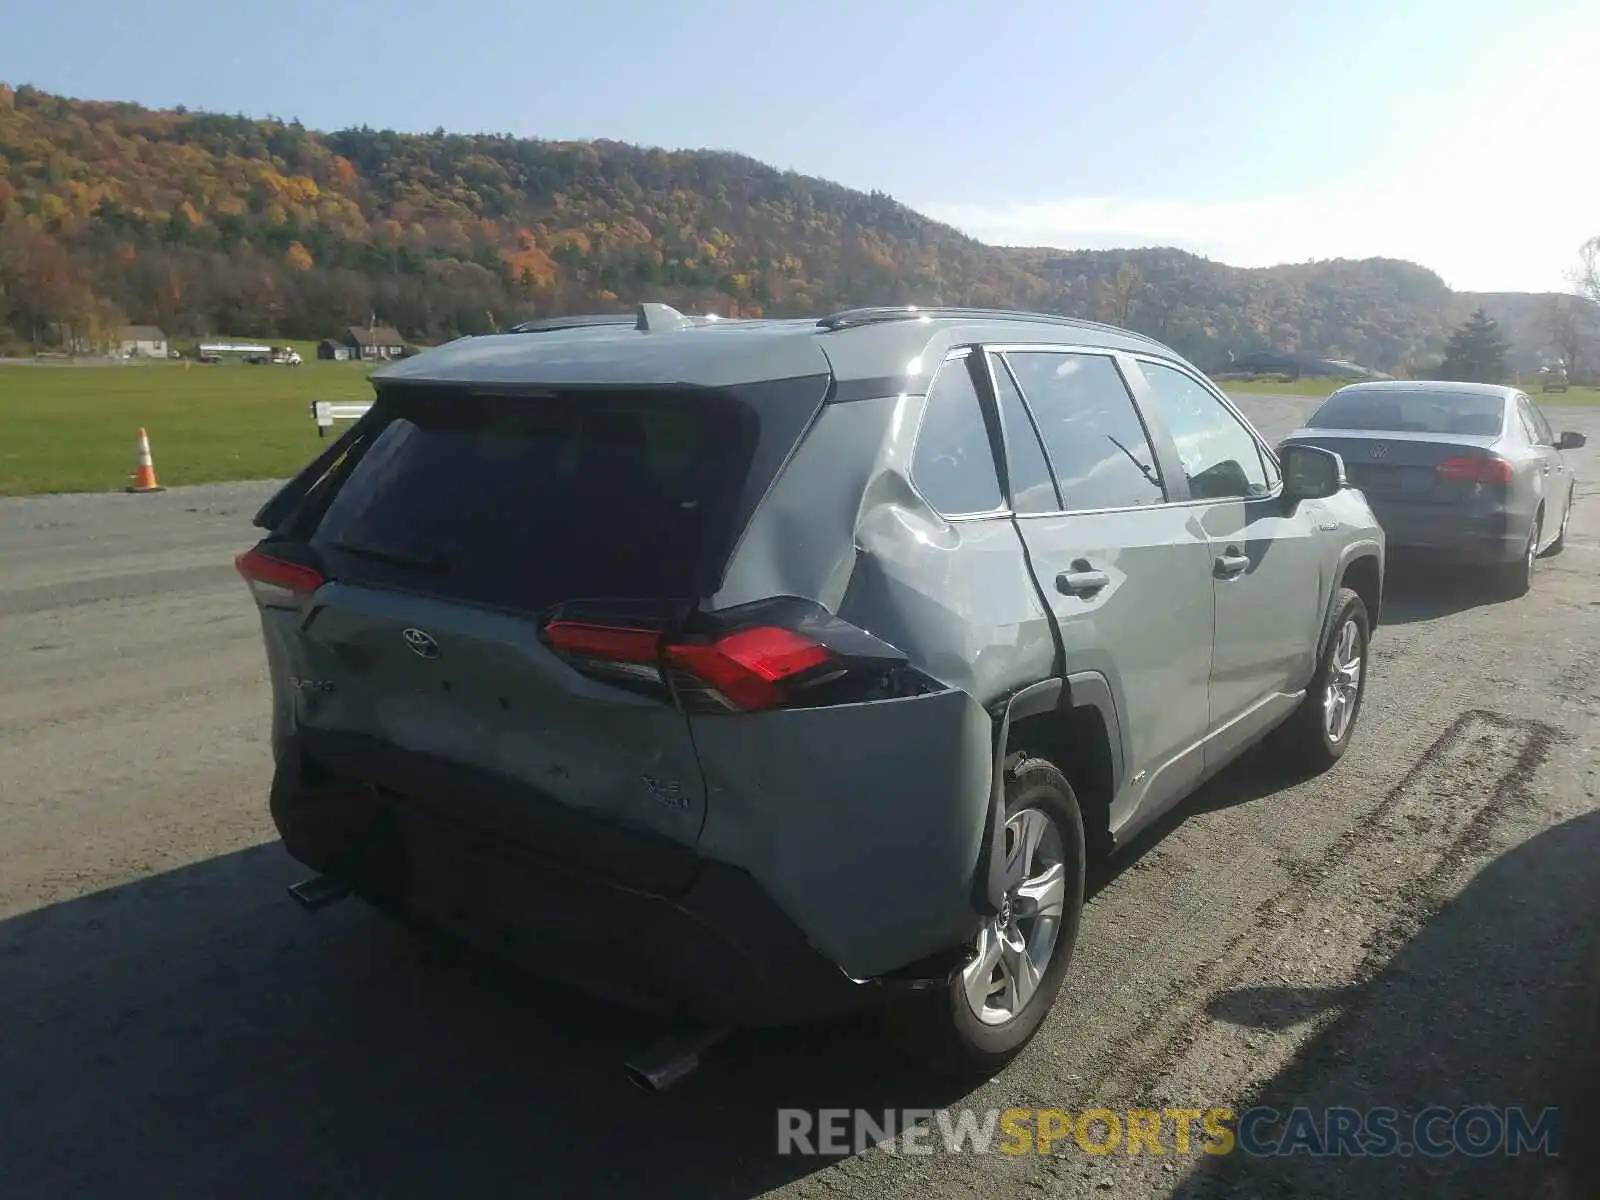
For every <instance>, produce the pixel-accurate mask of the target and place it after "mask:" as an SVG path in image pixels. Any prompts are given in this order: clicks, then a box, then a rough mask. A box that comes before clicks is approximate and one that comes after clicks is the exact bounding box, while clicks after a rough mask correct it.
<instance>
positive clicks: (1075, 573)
mask: <svg viewBox="0 0 1600 1200" xmlns="http://www.w3.org/2000/svg"><path fill="white" fill-rule="evenodd" d="M1110 582H1111V576H1109V575H1107V574H1106V573H1105V572H1104V571H1097V570H1095V569H1094V568H1093V567H1091V566H1090V565H1089V564H1088V563H1083V564H1082V566H1081V568H1080V567H1079V564H1078V563H1074V564H1073V569H1072V570H1070V571H1063V572H1061V574H1059V575H1057V576H1056V591H1058V592H1060V593H1061V594H1062V595H1063V596H1080V597H1082V598H1084V599H1088V598H1089V597H1090V596H1093V595H1094V594H1095V593H1096V592H1098V591H1100V590H1101V589H1102V588H1104V587H1106V586H1107V585H1108V584H1110Z"/></svg>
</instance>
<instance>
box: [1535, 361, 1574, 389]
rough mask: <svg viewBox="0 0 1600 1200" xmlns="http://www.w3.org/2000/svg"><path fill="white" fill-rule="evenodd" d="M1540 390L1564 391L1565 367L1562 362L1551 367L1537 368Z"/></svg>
mask: <svg viewBox="0 0 1600 1200" xmlns="http://www.w3.org/2000/svg"><path fill="white" fill-rule="evenodd" d="M1539 377H1540V379H1539V386H1540V390H1542V391H1546V392H1564V391H1566V390H1567V368H1566V364H1564V363H1557V364H1556V365H1555V366H1553V367H1540V368H1539Z"/></svg>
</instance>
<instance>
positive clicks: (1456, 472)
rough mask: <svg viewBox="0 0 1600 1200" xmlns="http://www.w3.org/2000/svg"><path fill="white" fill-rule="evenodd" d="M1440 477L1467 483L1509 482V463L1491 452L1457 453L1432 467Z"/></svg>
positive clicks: (1502, 483) (1503, 483)
mask: <svg viewBox="0 0 1600 1200" xmlns="http://www.w3.org/2000/svg"><path fill="white" fill-rule="evenodd" d="M1433 470H1434V473H1435V474H1436V475H1438V476H1439V478H1440V479H1462V480H1465V481H1467V482H1468V483H1493V484H1500V485H1502V486H1504V485H1505V484H1508V483H1510V482H1511V464H1510V463H1509V462H1507V461H1506V460H1505V459H1503V458H1498V457H1496V456H1495V455H1493V454H1458V455H1457V456H1456V457H1454V458H1447V459H1445V460H1444V461H1443V462H1441V463H1440V464H1439V465H1438V466H1436V467H1434V468H1433Z"/></svg>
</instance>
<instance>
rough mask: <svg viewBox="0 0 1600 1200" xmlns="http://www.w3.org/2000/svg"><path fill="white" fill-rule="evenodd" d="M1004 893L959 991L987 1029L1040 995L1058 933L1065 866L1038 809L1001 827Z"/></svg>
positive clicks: (1055, 835)
mask: <svg viewBox="0 0 1600 1200" xmlns="http://www.w3.org/2000/svg"><path fill="white" fill-rule="evenodd" d="M1005 837H1006V879H1007V881H1008V884H1007V888H1006V896H1005V901H1004V902H1003V903H1002V905H1001V907H1000V911H999V912H998V913H996V914H995V915H994V916H992V917H990V918H989V919H988V920H987V921H985V922H984V924H983V928H982V929H980V930H979V931H978V938H977V941H976V943H975V946H974V949H975V953H974V955H973V958H972V961H971V962H970V963H968V964H967V966H966V967H965V969H964V970H963V971H962V973H961V990H962V992H963V993H964V994H965V995H966V998H967V1003H968V1005H969V1006H970V1007H971V1009H972V1012H973V1015H974V1016H976V1017H977V1018H978V1020H980V1021H981V1022H983V1023H984V1024H985V1025H1004V1024H1005V1023H1006V1022H1007V1021H1010V1020H1013V1019H1014V1018H1015V1017H1016V1016H1017V1015H1018V1014H1019V1013H1021V1012H1022V1010H1023V1009H1024V1008H1026V1007H1027V1005H1028V1001H1029V1000H1031V999H1032V998H1033V995H1034V993H1035V992H1036V991H1038V989H1039V981H1040V979H1041V978H1042V977H1043V976H1044V973H1045V971H1046V970H1047V969H1048V968H1049V966H1050V960H1051V958H1052V956H1053V955H1054V954H1055V951H1056V943H1057V941H1058V939H1059V935H1060V932H1061V916H1062V911H1063V906H1064V904H1065V900H1066V890H1067V868H1066V865H1065V862H1064V854H1063V850H1062V841H1061V831H1060V830H1059V829H1057V828H1056V823H1055V822H1054V821H1053V820H1051V819H1050V817H1049V816H1048V815H1047V814H1046V813H1045V812H1043V811H1042V810H1040V809H1037V808H1024V809H1021V810H1019V811H1018V812H1016V813H1013V814H1012V815H1011V817H1010V818H1009V819H1007V821H1006V829H1005Z"/></svg>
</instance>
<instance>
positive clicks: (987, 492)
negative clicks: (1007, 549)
mask: <svg viewBox="0 0 1600 1200" xmlns="http://www.w3.org/2000/svg"><path fill="white" fill-rule="evenodd" d="M911 482H912V483H914V484H916V485H917V490H918V491H920V492H921V493H922V494H923V496H924V497H926V499H927V501H928V503H929V504H931V505H933V507H934V508H935V509H936V510H937V511H939V512H941V513H943V514H945V515H946V516H957V515H960V514H965V513H987V512H994V511H995V510H996V509H998V508H999V507H1000V506H1001V496H1000V478H999V476H998V475H996V474H995V469H994V449H993V447H992V446H991V445H990V443H989V428H988V426H987V425H986V424H985V423H984V419H983V408H982V406H981V405H980V404H979V402H978V389H977V388H976V387H974V386H973V382H972V373H971V371H970V370H969V368H968V364H967V360H966V359H965V358H959V359H951V360H950V361H948V362H946V363H945V364H944V366H942V367H941V368H940V369H939V374H938V375H937V376H935V377H934V380H933V386H932V387H930V388H929V389H928V399H927V408H926V409H925V410H924V412H923V414H922V426H921V428H919V429H918V430H917V449H916V453H915V455H914V456H913V458H912V460H911Z"/></svg>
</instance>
